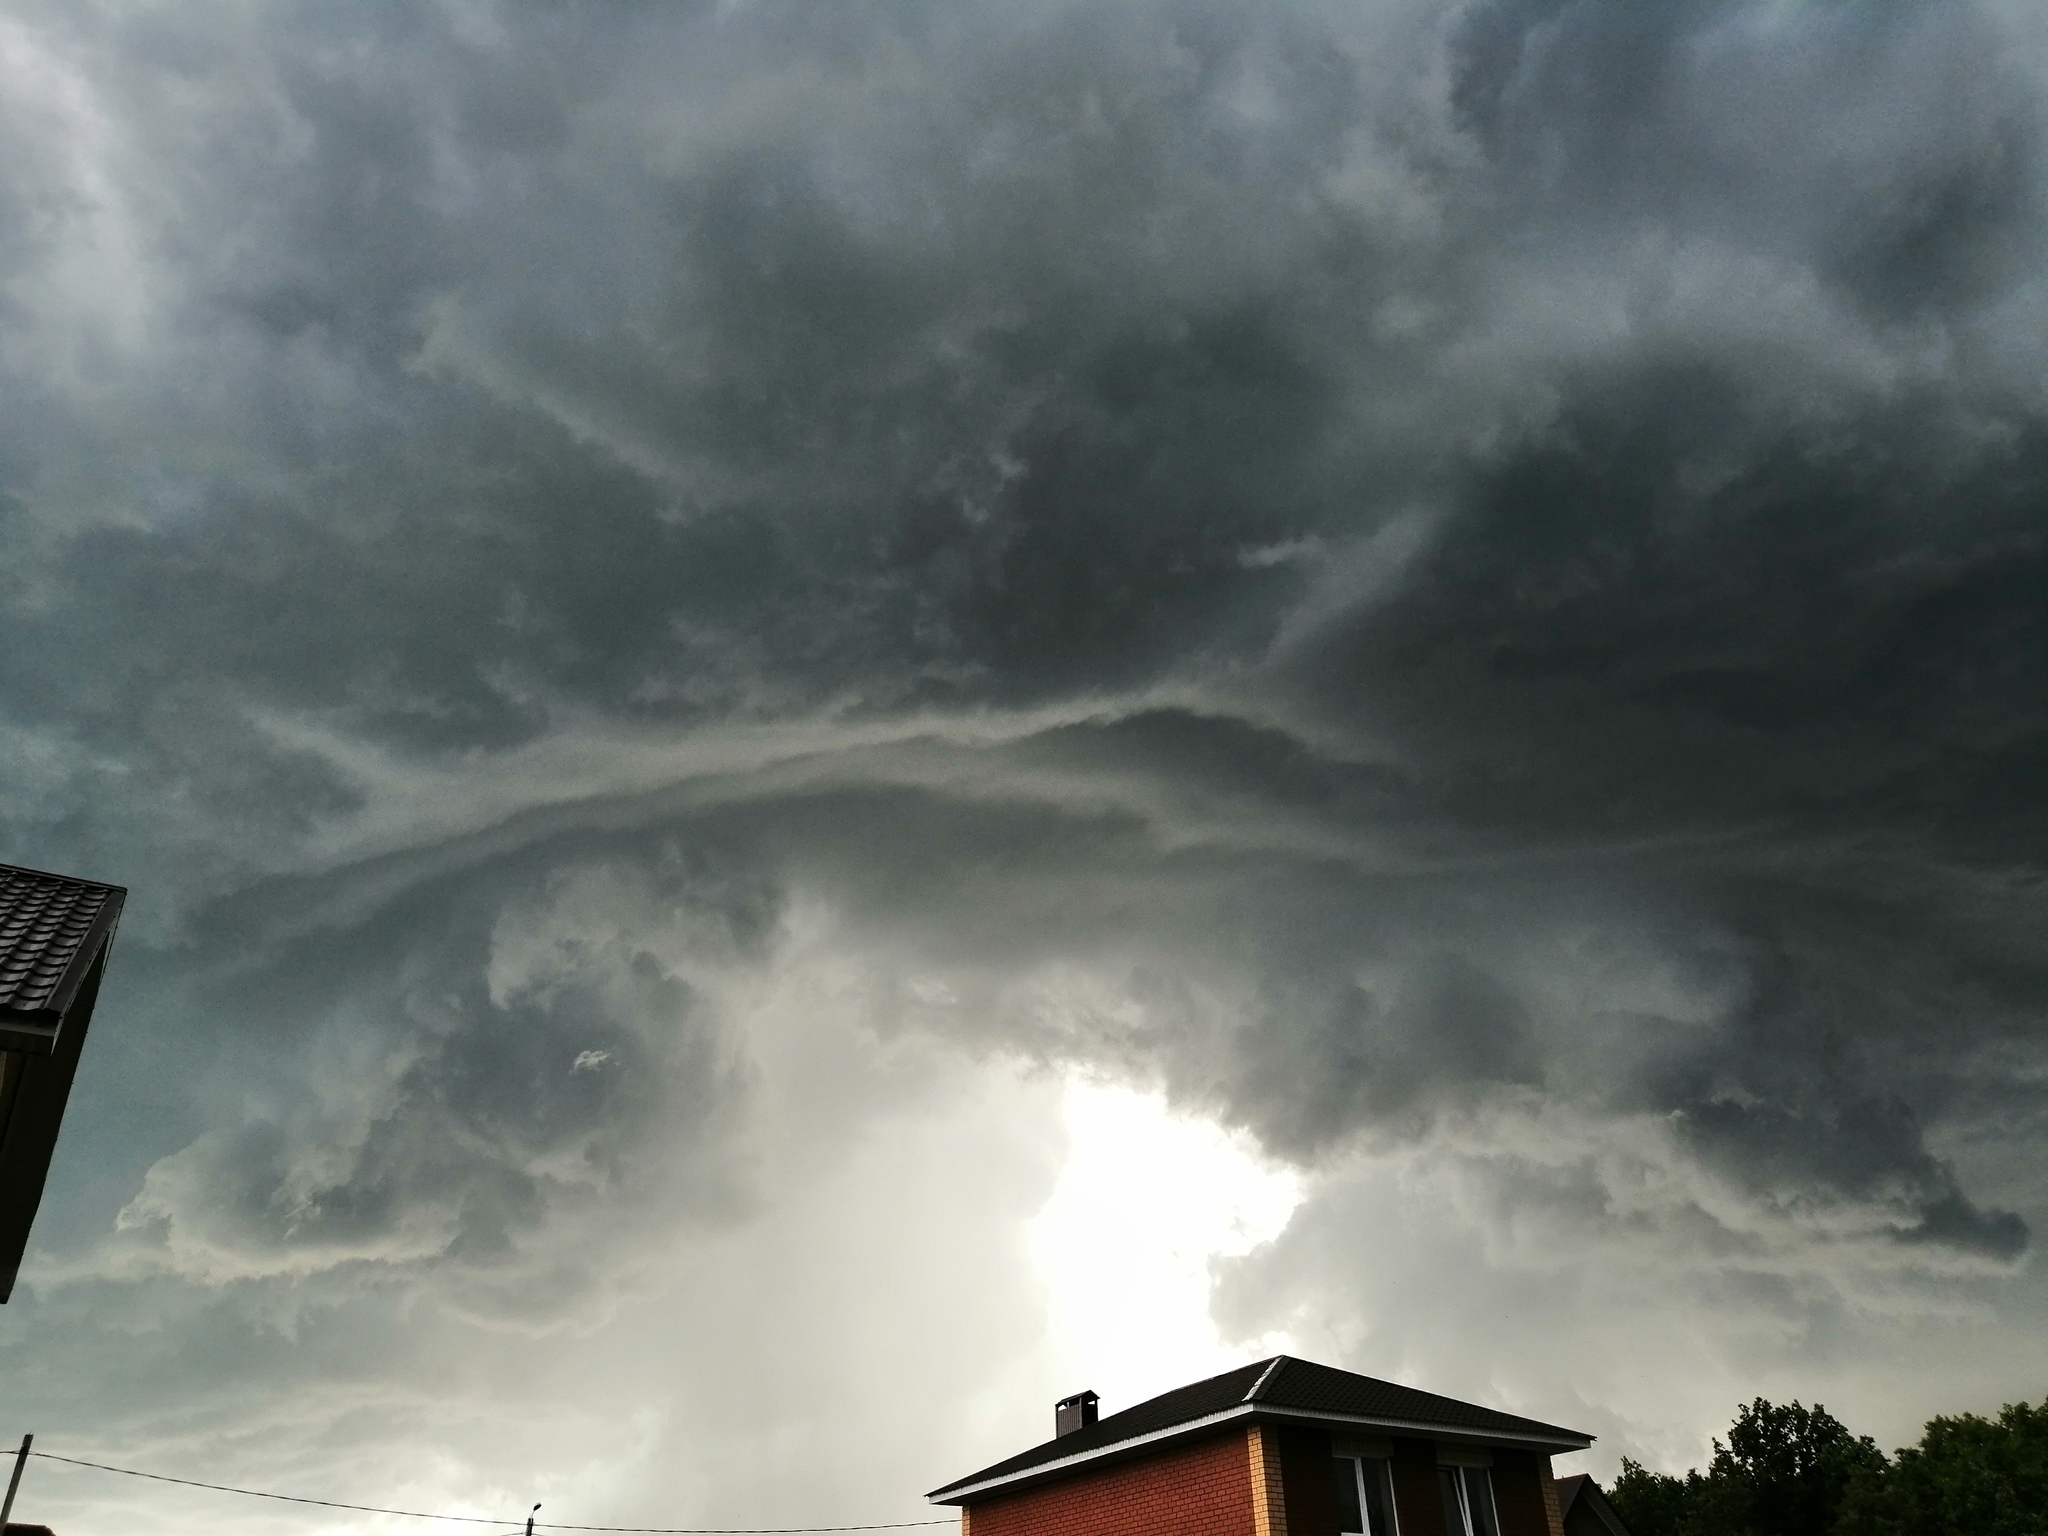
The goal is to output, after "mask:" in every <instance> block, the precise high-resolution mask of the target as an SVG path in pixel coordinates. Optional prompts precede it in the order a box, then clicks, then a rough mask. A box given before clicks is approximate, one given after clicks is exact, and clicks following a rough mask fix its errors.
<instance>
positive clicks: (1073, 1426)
mask: <svg viewBox="0 0 2048 1536" xmlns="http://www.w3.org/2000/svg"><path fill="white" fill-rule="evenodd" d="M1097 1401H1099V1399H1097V1397H1096V1396H1095V1394H1094V1393H1093V1392H1076V1393H1075V1394H1074V1395H1073V1396H1072V1397H1063V1398H1061V1399H1060V1400H1059V1401H1058V1402H1057V1403H1054V1404H1053V1408H1052V1437H1053V1439H1055V1440H1057V1439H1059V1438H1060V1436H1062V1435H1071V1434H1072V1433H1073V1432H1074V1431H1075V1430H1077V1429H1086V1428H1087V1427H1088V1426H1089V1425H1090V1424H1093V1423H1094V1422H1095V1404H1096V1403H1097Z"/></svg>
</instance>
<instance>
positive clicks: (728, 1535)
mask: <svg viewBox="0 0 2048 1536" xmlns="http://www.w3.org/2000/svg"><path fill="white" fill-rule="evenodd" d="M29 1455H31V1456H40V1457H42V1458H43V1460H45V1461H61V1462H64V1463H66V1464H67V1465H69V1466H74V1467H91V1468H92V1469H93V1470H94V1471H96V1472H118V1473H120V1474H121V1475H122V1476H123V1477H146V1478H148V1479H149V1480H150V1481H151V1482H153V1483H176V1484H178V1485H179V1486H180V1487H184V1488H207V1489H211V1490H212V1491H213V1492H215V1493H239V1494H241V1495H242V1496H243V1497H244V1498H250V1499H275V1500H277V1501H278V1502H279V1503H282V1504H317V1505H319V1506H320V1507H321V1508H322V1509H347V1510H354V1511H355V1512H357V1513H359V1514H365V1515H397V1516H399V1517H401V1518H402V1519H406V1520H453V1521H458V1522H460V1523H461V1524H464V1525H495V1526H499V1527H501V1528H502V1527H504V1526H505V1525H507V1524H508V1523H509V1524H511V1525H512V1526H514V1527H515V1528H517V1527H518V1525H519V1522H518V1521H516V1520H515V1521H510V1522H507V1521H505V1520H499V1519H491V1518H488V1517H486V1516H483V1515H431V1514H428V1513H426V1512H425V1511H423V1510H417V1509H385V1508H383V1507H382V1506H381V1505H377V1504H344V1503H342V1502H341V1501H340V1500H338V1499H306V1498H301V1497H299V1496H298V1495H297V1494H291V1493H265V1492H264V1491H263V1490H261V1489H259V1488H235V1487H231V1486H229V1485H228V1484H226V1483H202V1482H200V1481H198V1480H197V1479H196V1478H190V1477H168V1476H166V1475H165V1474H163V1473H161V1472H138V1471H136V1470H135V1468H133V1467H112V1466H108V1465H107V1463H105V1462H103V1461H81V1460H80V1459H79V1458H78V1457H76V1456H59V1455H57V1454H56V1453H55V1452H54V1451H30V1452H29ZM954 1523H955V1522H953V1521H951V1520H892V1521H888V1522H886V1523H884V1524H881V1525H757V1526H712V1527H707V1526H680V1525H553V1524H545V1525H544V1524H541V1523H540V1522H538V1521H536V1522H535V1524H534V1527H533V1528H534V1529H535V1530H537V1531H613V1532H618V1533H622V1536H624V1533H637V1536H835V1533H838V1532H843V1531H901V1530H908V1529H910V1528H911V1527H913V1526H925V1525H952V1524H954Z"/></svg>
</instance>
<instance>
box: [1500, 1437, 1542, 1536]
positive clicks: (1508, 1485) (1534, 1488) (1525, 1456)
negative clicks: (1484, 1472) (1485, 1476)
mask: <svg viewBox="0 0 2048 1536" xmlns="http://www.w3.org/2000/svg"><path fill="white" fill-rule="evenodd" d="M1549 1480H1550V1458H1549V1457H1548V1456H1539V1455H1537V1454H1536V1453H1535V1452H1534V1451H1495V1452H1494V1453H1493V1507H1494V1509H1495V1511H1496V1512H1497V1513H1498V1514H1499V1515H1500V1536H1552V1532H1551V1529H1550V1508H1549V1504H1548V1502H1546V1500H1545V1498H1544V1494H1545V1491H1546V1490H1545V1488H1544V1484H1545V1483H1547V1482H1548V1481H1549ZM1555 1498H1556V1495H1555V1494H1554V1493H1553V1494H1551V1499H1552V1500H1554V1499H1555Z"/></svg>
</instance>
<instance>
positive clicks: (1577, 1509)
mask: <svg viewBox="0 0 2048 1536" xmlns="http://www.w3.org/2000/svg"><path fill="white" fill-rule="evenodd" d="M1557 1513H1558V1518H1559V1519H1561V1520H1564V1521H1566V1522H1568V1524H1567V1525H1566V1530H1567V1532H1570V1531H1576V1530H1600V1531H1604V1532H1606V1533H1607V1536H1630V1531H1629V1528H1628V1523H1627V1522H1626V1521H1624V1520H1623V1519H1622V1518H1621V1512H1620V1511H1619V1510H1617V1509H1616V1508H1615V1507H1614V1505H1613V1503H1612V1502H1611V1501H1610V1500H1609V1499H1608V1497H1607V1495H1606V1494H1604V1493H1602V1492H1601V1491H1600V1485H1599V1484H1598V1483H1596V1482H1594V1481H1593V1479H1592V1478H1591V1477H1590V1476H1588V1475H1587V1474H1586V1473H1584V1472H1574V1473H1573V1474H1572V1475H1571V1476H1570V1477H1560V1478H1559V1479H1558V1480H1557ZM1575 1515H1577V1516H1578V1517H1579V1518H1577V1519H1574V1518H1573V1517H1574V1516H1575ZM1589 1517H1590V1518H1589Z"/></svg>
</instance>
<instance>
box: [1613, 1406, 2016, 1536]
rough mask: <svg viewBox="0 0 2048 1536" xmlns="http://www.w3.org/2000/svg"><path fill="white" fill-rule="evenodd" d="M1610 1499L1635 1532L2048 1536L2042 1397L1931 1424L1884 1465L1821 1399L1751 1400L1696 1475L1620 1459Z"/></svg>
mask: <svg viewBox="0 0 2048 1536" xmlns="http://www.w3.org/2000/svg"><path fill="white" fill-rule="evenodd" d="M1609 1497H1610V1498H1611V1499H1612V1500H1613V1502H1614V1507H1615V1508H1616V1510H1618V1511H1619V1512H1620V1514H1621V1517H1622V1519H1624V1520H1626V1521H1627V1522H1628V1525H1629V1528H1630V1530H1632V1531H1633V1532H1634V1533H1635V1536H2048V1401H2044V1402H2043V1403H2042V1404H2041V1406H2040V1407H2038V1408H2030V1407H2028V1406H2027V1405H2026V1404H2025V1403H2019V1404H2009V1405H2007V1407H2006V1408H2005V1409H2004V1410H2003V1411H2002V1412H2001V1413H2000V1414H1999V1415H1998V1417H1997V1418H1996V1419H1985V1418H1979V1417H1978V1416H1977V1415H1975V1414H1963V1415H1961V1416H1959V1417H1956V1418H1938V1419H1930V1420H1929V1421H1928V1423H1927V1427H1926V1430H1925V1431H1924V1432H1923V1434H1922V1435H1921V1438H1920V1443H1919V1444H1918V1445H1913V1446H1908V1447H1907V1448H1906V1449H1904V1450H1902V1451H1900V1452H1899V1453H1898V1457H1897V1459H1896V1460H1894V1461H1892V1462H1889V1463H1888V1462H1886V1460H1885V1459H1884V1456H1883V1454H1882V1453H1881V1452H1880V1451H1879V1450H1878V1449H1877V1447H1876V1445H1875V1444H1873V1443H1872V1442H1871V1440H1870V1439H1869V1437H1868V1436H1859V1435H1852V1434H1850V1433H1849V1431H1848V1430H1847V1429H1846V1428H1845V1427H1844V1426H1843V1425H1842V1424H1841V1422H1840V1421H1839V1420H1837V1419H1836V1418H1834V1416H1833V1415H1831V1414H1829V1413H1828V1411H1827V1410H1826V1409H1825V1408H1822V1407H1821V1406H1819V1405H1818V1404H1816V1405H1815V1406H1814V1407H1813V1408H1811V1409H1807V1408H1803V1407H1801V1406H1800V1405H1799V1404H1798V1403H1792V1404H1790V1405H1789V1406H1786V1407H1779V1406H1777V1405H1775V1404H1773V1403H1769V1402H1766V1401H1764V1400H1763V1399H1762V1398H1758V1399H1757V1400H1756V1401H1755V1402H1753V1403H1751V1404H1750V1405H1749V1406H1748V1407H1746V1408H1744V1409H1743V1410H1742V1411H1741V1412H1740V1413H1738V1414H1737V1415H1736V1418H1735V1423H1734V1424H1733V1425H1731V1426H1730V1428H1729V1431H1728V1443H1727V1444H1726V1445H1723V1444H1722V1443H1721V1442H1720V1441H1719V1440H1716V1441H1715V1442H1714V1458H1713V1461H1712V1462H1711V1463H1710V1464H1709V1465H1708V1467H1707V1470H1706V1471H1705V1472H1704V1473H1702V1472H1696V1471H1695V1472H1688V1473H1686V1474H1685V1475H1684V1476H1683V1477H1670V1476H1666V1475H1665V1474H1663V1473H1659V1472H1650V1471H1646V1470H1645V1469H1644V1468H1643V1467H1642V1466H1641V1465H1640V1464H1639V1463H1637V1462H1633V1461H1629V1460H1626V1459H1624V1460H1623V1461H1622V1464H1621V1476H1620V1477H1619V1478H1617V1479H1616V1480H1615V1483H1614V1487H1613V1489H1612V1490H1611V1492H1610V1493H1609Z"/></svg>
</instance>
